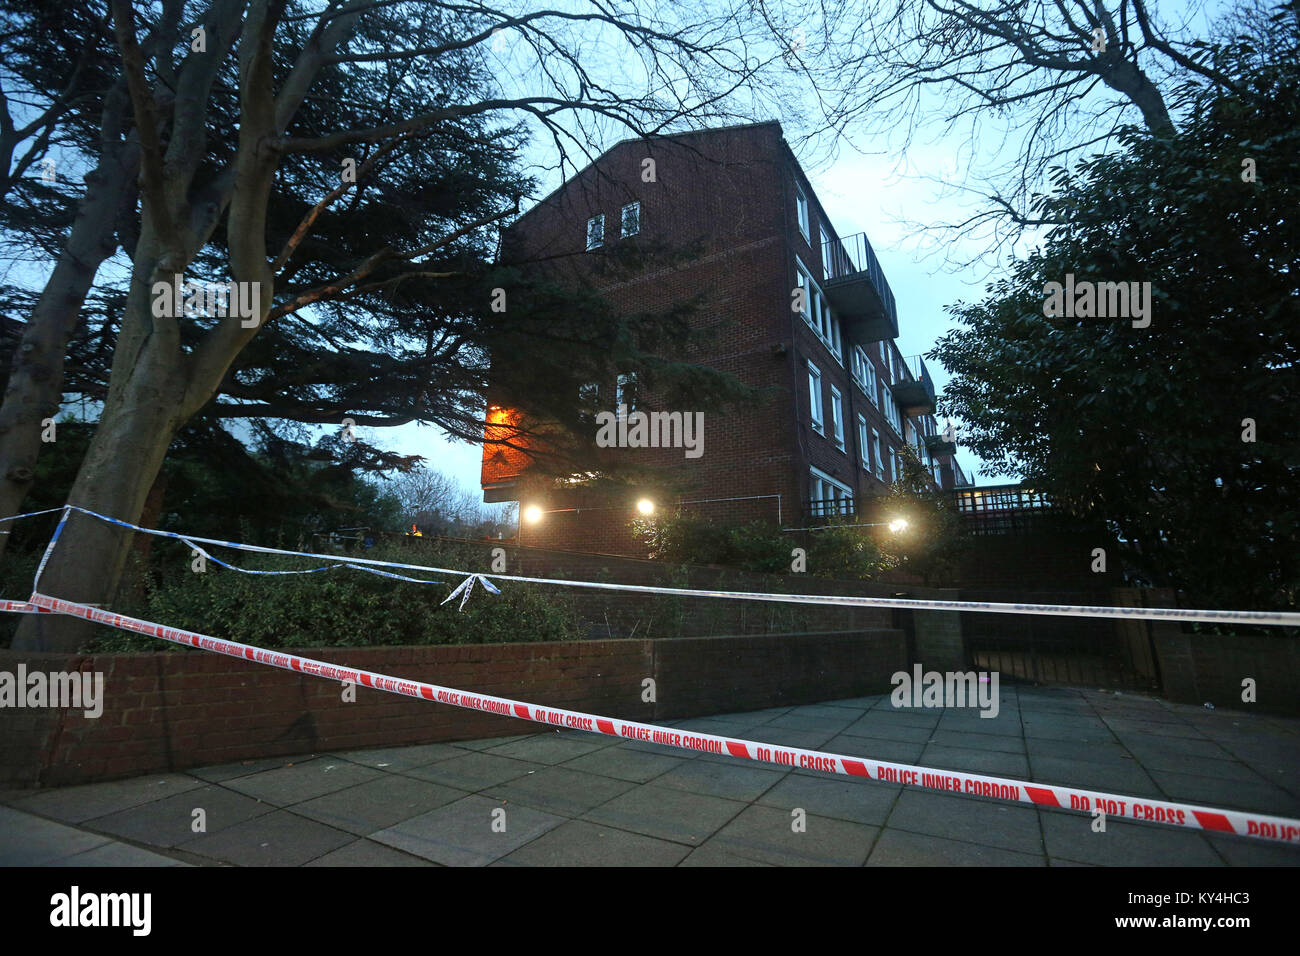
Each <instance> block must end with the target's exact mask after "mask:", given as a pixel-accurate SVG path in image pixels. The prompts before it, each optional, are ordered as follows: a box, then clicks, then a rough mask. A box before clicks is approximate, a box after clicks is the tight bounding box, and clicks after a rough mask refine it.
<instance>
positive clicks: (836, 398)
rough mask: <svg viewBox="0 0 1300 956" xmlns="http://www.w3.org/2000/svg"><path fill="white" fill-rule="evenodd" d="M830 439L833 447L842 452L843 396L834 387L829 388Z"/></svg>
mask: <svg viewBox="0 0 1300 956" xmlns="http://www.w3.org/2000/svg"><path fill="white" fill-rule="evenodd" d="M831 428H832V433H831V437H832V438H833V439H834V441H835V447H836V448H838V449H839V450H840V451H843V450H844V396H843V395H841V394H840V390H839V389H838V388H836V387H835V386H834V385H832V386H831Z"/></svg>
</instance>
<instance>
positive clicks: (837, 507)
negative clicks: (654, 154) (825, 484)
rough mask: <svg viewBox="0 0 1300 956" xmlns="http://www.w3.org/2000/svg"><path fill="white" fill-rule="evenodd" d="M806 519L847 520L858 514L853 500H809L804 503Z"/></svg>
mask: <svg viewBox="0 0 1300 956" xmlns="http://www.w3.org/2000/svg"><path fill="white" fill-rule="evenodd" d="M803 513H804V516H805V517H806V518H849V517H852V516H853V515H855V514H857V513H858V509H857V503H856V501H855V499H853V498H810V499H809V500H807V501H805V502H804V510H803Z"/></svg>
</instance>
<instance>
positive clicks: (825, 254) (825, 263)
mask: <svg viewBox="0 0 1300 956" xmlns="http://www.w3.org/2000/svg"><path fill="white" fill-rule="evenodd" d="M821 247H822V277H823V278H825V279H832V278H834V274H833V273H832V272H831V237H830V235H829V234H828V233H827V232H826V230H825V229H822V231H821Z"/></svg>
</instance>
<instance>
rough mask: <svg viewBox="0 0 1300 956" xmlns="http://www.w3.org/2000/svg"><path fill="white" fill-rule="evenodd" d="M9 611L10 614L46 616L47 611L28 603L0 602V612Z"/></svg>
mask: <svg viewBox="0 0 1300 956" xmlns="http://www.w3.org/2000/svg"><path fill="white" fill-rule="evenodd" d="M3 611H9V612H10V613H12V614H38V613H40V614H48V613H49V611H48V610H47V609H45V608H43V607H37V606H36V605H35V604H32V603H30V602H28V601H7V600H0V612H3Z"/></svg>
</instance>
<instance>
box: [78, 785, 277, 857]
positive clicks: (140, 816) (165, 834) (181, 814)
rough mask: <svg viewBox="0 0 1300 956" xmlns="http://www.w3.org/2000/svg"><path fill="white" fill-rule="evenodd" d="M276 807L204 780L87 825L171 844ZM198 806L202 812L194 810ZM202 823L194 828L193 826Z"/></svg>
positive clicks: (155, 843) (152, 843)
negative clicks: (203, 782)
mask: <svg viewBox="0 0 1300 956" xmlns="http://www.w3.org/2000/svg"><path fill="white" fill-rule="evenodd" d="M275 809H276V808H275V807H274V806H273V805H271V804H269V803H265V802H263V801H260V800H255V799H254V798H252V797H248V796H245V795H244V794H242V793H236V792H235V791H233V790H228V789H226V788H225V787H223V786H218V785H215V784H207V785H205V786H201V787H196V788H193V789H188V790H186V791H185V792H183V793H178V794H174V795H173V796H170V797H163V798H162V799H161V800H154V801H151V802H150V803H143V804H140V805H139V806H136V807H131V808H130V809H127V810H119V811H118V812H117V813H110V814H108V815H106V816H102V817H95V818H94V819H92V820H90V821H88V822H87V824H86V825H87V826H88V827H90V828H92V829H94V830H96V831H99V832H101V833H109V834H112V835H113V836H117V837H123V838H125V839H127V840H132V841H134V842H136V843H147V844H149V845H150V846H158V847H175V846H179V845H180V844H182V843H188V842H189V841H190V840H193V839H194V837H195V835H196V834H197V833H201V832H206V833H216V832H218V831H220V830H224V829H226V828H227V827H231V826H234V825H235V824H236V823H243V822H244V821H245V820H251V819H252V818H253V817H258V816H261V815H262V814H265V813H271V812H272V811H274V810H275ZM196 810H201V811H202V814H196V813H195V811H196ZM200 826H201V827H202V828H203V829H201V830H196V829H195V828H196V827H200Z"/></svg>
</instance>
